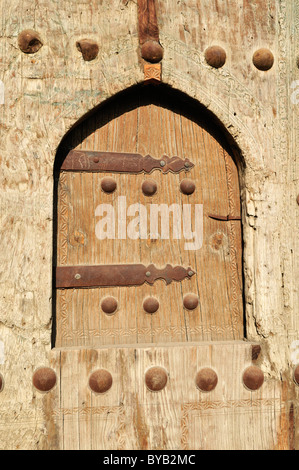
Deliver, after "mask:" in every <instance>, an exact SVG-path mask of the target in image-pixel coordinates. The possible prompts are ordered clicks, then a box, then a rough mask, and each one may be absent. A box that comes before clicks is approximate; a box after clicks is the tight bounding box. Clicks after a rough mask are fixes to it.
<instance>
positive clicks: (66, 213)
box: [56, 88, 243, 347]
mask: <svg viewBox="0 0 299 470" xmlns="http://www.w3.org/2000/svg"><path fill="white" fill-rule="evenodd" d="M162 90H163V89H162ZM164 94H165V91H164V90H163V91H162V92H161V91H158V90H155V89H152V88H147V89H146V88H144V89H136V90H135V92H134V91H133V92H131V93H129V94H127V95H124V96H123V97H121V98H119V99H116V100H114V101H112V102H111V103H110V104H109V105H108V106H106V107H105V109H104V110H102V111H99V112H98V113H97V114H95V115H94V116H93V117H91V118H90V119H88V120H87V121H86V122H84V123H83V124H81V125H80V126H79V127H78V129H77V130H76V131H75V132H74V133H73V136H72V138H73V140H72V141H69V142H70V147H71V149H70V151H69V152H68V153H67V154H66V157H65V159H64V161H63V162H62V165H61V170H60V175H59V187H58V212H57V214H58V243H57V266H58V270H57V276H58V277H57V287H58V289H57V337H56V346H59V347H64V346H103V345H109V344H115V345H116V344H138V343H164V342H188V341H203V340H209V341H211V340H231V339H240V338H242V337H243V307H242V265H241V256H242V248H241V221H240V193H239V183H238V171H237V167H236V164H235V163H234V161H233V158H232V155H231V153H230V151H229V149H228V148H227V146H224V144H223V142H224V141H223V139H222V141H221V140H220V138H219V136H220V135H219V133H218V136H217V133H216V130H215V128H214V127H213V125H212V124H211V123H210V122H209V121H208V120H207V118H206V116H205V115H202V111H201V110H200V109H198V110H196V109H192V108H191V109H190V105H189V106H188V102H183V101H180V100H179V99H178V96H177V95H176V94H174V95H173V94H172V95H171V96H170V97H168V96H167V93H166V96H164ZM173 97H175V98H176V100H175V101H171V98H173ZM170 103H171V104H170ZM148 156H151V157H152V158H149V157H148ZM173 157H177V158H176V159H174V161H172V160H171V159H172V158H173ZM161 165H164V166H161ZM105 184H106V185H107V188H105ZM109 185H112V186H111V187H110V186H109ZM114 185H115V187H116V189H114ZM108 186H109V187H108ZM103 187H104V189H103ZM152 191H153V192H154V193H153V194H152ZM227 218H228V219H231V220H227ZM114 265H118V266H119V267H118V268H116V269H115V272H114V278H113V279H110V274H111V269H113V267H114ZM141 265H142V266H144V269H143V268H142V267H141ZM150 265H153V267H152V270H155V269H157V270H161V271H160V272H156V271H155V272H153V273H151V276H149V277H148V278H147V277H146V274H148V273H149V272H150V271H151V268H150V267H149V266H150ZM166 265H171V267H181V268H184V270H185V271H184V270H183V271H182V273H181V274H180V275H179V280H175V279H176V272H175V270H174V271H173V272H172V271H171V268H169V272H167V274H165V273H166V271H165V273H164V271H163V268H164V267H165V266H166ZM84 266H86V268H85V269H82V267H84ZM96 266H101V267H102V271H101V272H97V271H96V268H95V267H96ZM138 266H139V268H138ZM70 267H72V268H70ZM90 267H93V270H92V268H90ZM145 268H146V269H145ZM77 271H78V272H77ZM191 272H193V273H194V274H192V275H191V276H190V275H189V274H190V273H191ZM98 275H101V276H102V277H101V281H100V282H98V280H97V276H98ZM123 275H125V277H126V280H125V282H123V279H122V276H123ZM160 275H161V276H162V279H161V278H159V276H160ZM79 276H80V278H79V279H76V277H79ZM105 276H106V279H105ZM136 276H137V278H136ZM163 276H164V279H163ZM166 276H170V278H169V281H171V280H172V276H173V280H172V282H170V283H169V284H168V283H167V282H169V281H167V282H165V281H166ZM85 278H86V279H85ZM108 278H109V279H108ZM135 278H136V280H137V283H135V282H134V279H135ZM155 278H157V280H156V281H155V282H154V279H155ZM85 280H86V282H85ZM65 287H68V288H65ZM189 294H192V297H191V296H190V295H189ZM107 298H108V300H107ZM109 298H111V301H110V303H111V305H112V304H113V305H114V304H115V307H116V310H115V311H114V312H113V314H112V313H109V314H108V315H107V313H105V312H104V311H103V309H102V308H101V304H102V302H103V300H104V310H105V302H106V304H109ZM112 298H113V299H115V300H114V302H113V301H112ZM148 298H152V302H150V301H149V300H148V304H153V303H155V304H156V306H157V307H158V304H159V308H158V309H157V311H156V312H155V313H153V314H148V313H146V312H145V310H144V308H143V304H144V301H145V300H146V299H148ZM105 299H106V300H105ZM153 299H155V302H154V301H153ZM188 302H189V303H188ZM111 305H110V307H109V308H110V310H111V309H112V306H111ZM195 305H196V308H193V307H194V306H195ZM186 307H187V308H186ZM188 307H189V308H188ZM190 307H192V310H191V308H190ZM107 308H108V307H107V305H106V310H107ZM153 308H154V307H153V306H152V305H151V309H153ZM108 310H109V309H108Z"/></svg>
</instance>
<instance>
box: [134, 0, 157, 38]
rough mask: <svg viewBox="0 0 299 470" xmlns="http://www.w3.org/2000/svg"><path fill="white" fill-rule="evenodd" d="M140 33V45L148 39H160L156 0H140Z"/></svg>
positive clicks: (138, 3)
mask: <svg viewBox="0 0 299 470" xmlns="http://www.w3.org/2000/svg"><path fill="white" fill-rule="evenodd" d="M137 5H138V34H139V42H140V45H142V44H144V43H145V42H146V41H149V40H153V41H157V42H158V41H159V28H158V23H157V14H156V5H155V0H138V1H137Z"/></svg>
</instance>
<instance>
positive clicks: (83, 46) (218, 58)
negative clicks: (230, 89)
mask: <svg viewBox="0 0 299 470" xmlns="http://www.w3.org/2000/svg"><path fill="white" fill-rule="evenodd" d="M18 45H19V48H20V49H21V51H22V52H24V53H25V54H34V53H36V52H37V51H38V50H39V49H40V48H41V47H42V46H43V43H42V40H41V37H40V35H39V33H37V32H36V31H34V30H31V29H27V30H24V31H22V32H21V33H20V34H19V36H18ZM76 47H77V49H78V50H79V51H80V52H81V53H82V57H83V59H84V60H85V61H88V62H89V61H91V60H94V59H96V57H97V56H98V53H99V46H98V44H97V43H96V41H94V40H92V39H81V40H80V41H77V42H76ZM204 55H205V60H206V62H207V64H208V65H210V66H211V67H214V68H216V69H218V68H220V67H223V66H224V64H225V62H226V52H225V50H224V49H223V48H222V47H220V46H217V45H215V46H211V47H208V48H207V49H206V50H205V53H204ZM141 56H142V58H143V59H145V60H146V61H148V62H151V63H157V62H160V61H161V60H162V59H163V48H162V46H161V45H160V44H159V43H158V42H157V41H152V40H149V41H146V42H145V43H144V44H143V45H142V47H141ZM252 62H253V64H254V66H255V67H256V68H257V69H258V70H262V71H267V70H269V69H271V68H272V66H273V64H274V56H273V54H272V52H271V51H270V50H269V49H267V48H261V49H258V50H257V51H255V53H254V54H253V57H252Z"/></svg>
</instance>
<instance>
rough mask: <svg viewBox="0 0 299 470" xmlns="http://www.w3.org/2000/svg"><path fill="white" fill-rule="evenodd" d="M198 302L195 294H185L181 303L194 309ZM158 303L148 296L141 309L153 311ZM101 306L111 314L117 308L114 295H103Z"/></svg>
mask: <svg viewBox="0 0 299 470" xmlns="http://www.w3.org/2000/svg"><path fill="white" fill-rule="evenodd" d="M198 304H199V298H198V296H197V295H195V294H187V295H185V297H184V298H183V305H184V307H185V308H186V309H187V310H194V309H195V308H196V307H197V306H198ZM159 307H160V304H159V301H158V299H156V298H155V297H148V298H146V299H145V300H144V302H143V309H144V311H145V312H146V313H151V314H153V313H155V312H157V310H158V309H159ZM101 308H102V310H103V312H104V313H106V314H107V315H112V314H114V313H115V312H116V310H117V308H118V302H117V300H116V299H115V298H114V297H105V298H104V299H103V300H102V302H101Z"/></svg>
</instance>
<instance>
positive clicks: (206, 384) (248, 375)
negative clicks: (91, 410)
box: [0, 365, 299, 394]
mask: <svg viewBox="0 0 299 470" xmlns="http://www.w3.org/2000/svg"><path fill="white" fill-rule="evenodd" d="M168 377H169V374H168V372H167V371H166V370H165V369H164V368H163V367H160V366H155V367H151V368H150V369H148V370H147V371H146V373H145V376H144V381H145V385H146V387H147V388H148V390H150V391H151V392H159V391H161V390H163V389H164V388H165V387H166V385H167V382H168ZM293 380H294V383H295V384H296V385H297V386H299V365H298V366H297V367H296V368H295V370H294V373H293ZM194 382H195V386H196V387H197V388H198V390H200V391H201V392H211V391H212V390H214V389H215V388H216V386H217V383H218V376H217V374H216V372H215V371H214V370H213V369H211V368H210V367H204V368H202V369H200V370H199V371H198V372H197V374H196V376H195V380H194ZM242 382H243V385H244V386H245V388H246V389H248V390H250V391H255V390H258V389H259V388H261V386H262V385H263V383H264V374H263V372H262V371H261V369H260V368H259V367H257V366H250V367H248V368H247V369H245V370H244V372H243V375H242ZM32 383H33V386H34V387H35V388H36V389H37V390H38V391H40V392H49V391H50V390H52V389H53V388H54V387H55V385H56V383H57V377H56V373H55V371H54V370H53V369H51V368H50V367H41V368H39V369H37V370H36V371H35V372H34V374H33V379H32ZM88 385H89V388H90V390H91V391H92V392H94V393H97V394H103V393H106V392H108V390H110V389H111V387H112V385H113V378H112V375H111V373H110V372H109V371H108V370H106V369H98V370H96V371H94V372H93V373H92V374H91V375H90V377H89V381H88ZM3 388H4V379H3V376H2V375H1V374H0V391H2V390H3Z"/></svg>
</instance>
